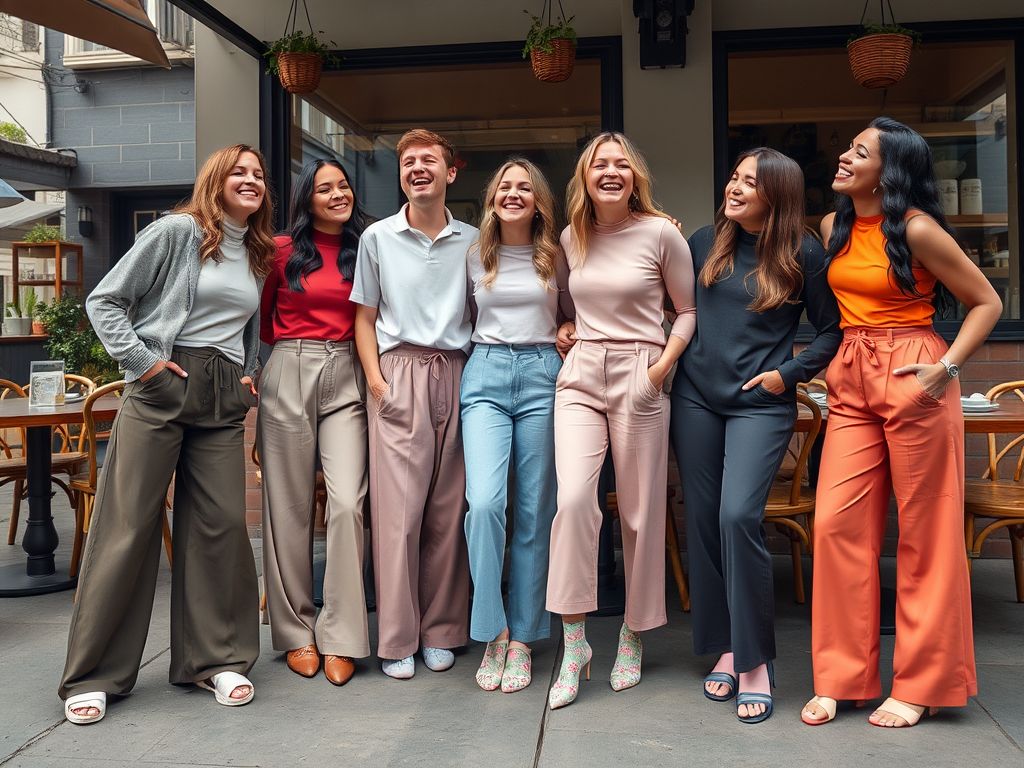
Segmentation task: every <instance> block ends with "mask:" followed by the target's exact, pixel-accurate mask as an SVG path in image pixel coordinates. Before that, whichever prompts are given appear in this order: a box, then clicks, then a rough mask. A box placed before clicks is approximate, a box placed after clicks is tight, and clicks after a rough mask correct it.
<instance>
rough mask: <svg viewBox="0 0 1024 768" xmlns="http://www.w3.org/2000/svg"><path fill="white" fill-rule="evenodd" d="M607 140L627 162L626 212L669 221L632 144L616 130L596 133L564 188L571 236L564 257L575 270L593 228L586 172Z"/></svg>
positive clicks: (584, 252) (585, 256) (651, 181)
mask: <svg viewBox="0 0 1024 768" xmlns="http://www.w3.org/2000/svg"><path fill="white" fill-rule="evenodd" d="M609 141H613V142H615V143H616V144H618V145H619V146H620V147H622V153H623V154H624V155H625V156H626V160H627V161H628V162H629V167H630V170H632V171H633V194H631V195H630V196H629V210H630V211H632V212H633V213H638V214H640V215H645V216H661V217H663V218H666V219H667V218H669V216H668V215H666V214H665V213H663V212H662V210H661V207H660V206H659V205H658V204H657V203H656V202H654V197H653V195H652V187H653V185H654V180H653V179H652V178H651V171H650V169H649V168H648V167H647V161H646V160H644V156H643V155H642V154H641V153H640V150H639V149H637V147H636V145H635V144H633V142H631V141H630V140H629V139H628V138H626V136H625V135H623V134H621V133H619V132H618V131H605V132H604V133H599V134H597V136H595V137H594V138H592V139H591V140H590V141H589V142H588V143H587V145H586V146H585V147H584V148H583V152H582V154H581V155H580V159H579V160H577V161H576V170H575V171H574V172H573V175H572V178H571V179H570V180H569V185H568V187H567V188H566V201H565V208H566V215H567V216H568V218H569V231H570V233H571V234H572V238H571V239H572V249H571V253H569V254H566V255H567V256H570V257H572V258H573V259H574V261H573V266H575V267H582V266H583V263H584V262H585V261H586V258H587V246H588V245H589V244H590V235H591V234H592V232H593V225H594V203H593V201H592V200H591V199H590V195H589V194H588V192H587V171H589V170H590V166H591V165H592V164H593V162H594V156H595V155H596V154H597V150H598V148H600V146H601V145H602V144H607V143H608V142H609Z"/></svg>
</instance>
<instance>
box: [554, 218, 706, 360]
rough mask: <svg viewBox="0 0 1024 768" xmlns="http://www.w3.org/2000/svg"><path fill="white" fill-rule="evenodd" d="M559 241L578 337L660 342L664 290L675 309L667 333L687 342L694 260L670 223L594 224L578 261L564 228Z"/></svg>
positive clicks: (693, 311) (693, 317) (693, 321)
mask: <svg viewBox="0 0 1024 768" xmlns="http://www.w3.org/2000/svg"><path fill="white" fill-rule="evenodd" d="M561 242H562V249H563V250H564V251H565V253H566V255H567V257H568V260H569V268H570V271H569V294H570V295H571V296H572V300H573V303H574V304H575V305H576V335H577V337H579V338H580V339H583V340H584V341H642V342H647V343H650V344H657V345H658V346H664V345H665V331H664V329H663V328H662V325H661V323H662V320H663V319H664V309H665V294H666V292H667V293H668V296H669V299H671V302H672V306H673V308H674V309H675V312H676V320H675V323H673V325H672V335H673V336H678V337H679V338H680V339H682V340H683V341H684V342H689V341H690V338H691V337H692V336H693V332H694V330H695V329H696V327H697V308H696V305H695V303H694V296H693V286H694V275H693V260H692V259H691V257H690V248H689V246H688V245H687V244H686V240H685V238H683V236H682V235H681V234H680V233H679V230H678V229H676V228H675V227H674V226H673V225H672V222H671V221H669V220H668V219H666V218H662V217H661V216H643V215H636V214H634V215H631V216H630V217H629V218H627V219H626V220H625V221H621V222H619V223H618V224H613V225H611V226H607V227H604V226H599V225H596V224H595V225H593V231H592V233H591V236H590V241H589V242H588V243H587V257H586V260H585V262H584V263H583V264H582V265H580V263H579V257H578V255H577V253H576V251H575V248H574V245H573V240H572V233H571V232H570V229H569V227H566V228H565V230H564V231H563V232H562V237H561Z"/></svg>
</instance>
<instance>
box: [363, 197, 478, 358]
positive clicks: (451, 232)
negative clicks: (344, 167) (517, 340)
mask: <svg viewBox="0 0 1024 768" xmlns="http://www.w3.org/2000/svg"><path fill="white" fill-rule="evenodd" d="M407 208H408V205H406V206H405V207H403V208H402V210H400V211H399V212H398V213H396V214H395V215H394V216H389V217H388V218H386V219H381V220H380V221H377V222H374V223H373V224H371V225H370V226H369V227H367V228H366V231H365V232H363V234H362V237H360V238H359V254H358V257H357V260H356V273H355V279H354V280H353V285H352V301H354V302H356V303H357V304H363V305H365V306H368V307H377V326H376V328H377V346H378V348H379V351H380V352H386V351H387V350H389V349H393V348H394V347H397V346H398V345H399V344H402V343H403V342H404V343H406V344H416V345H419V346H421V347H433V348H435V349H448V350H452V349H461V350H463V351H464V352H468V351H469V346H470V341H469V337H470V333H471V332H472V327H471V323H470V317H469V301H468V296H467V293H468V291H467V286H466V251H467V250H468V249H469V246H470V244H471V243H472V242H473V241H474V240H475V239H476V234H477V230H476V227H471V226H470V225H469V224H464V223H463V222H461V221H455V220H454V219H453V218H452V216H451V214H450V213H448V212H447V211H445V214H446V215H447V217H448V226H446V227H445V228H444V229H442V230H441V232H440V234H439V235H438V236H437V238H436V239H435V240H433V241H431V240H430V238H429V237H427V236H426V235H425V234H423V233H422V232H420V231H419V230H417V229H413V228H412V227H410V226H409V219H408V218H407V217H406V210H407Z"/></svg>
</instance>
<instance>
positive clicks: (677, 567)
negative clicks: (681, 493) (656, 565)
mask: <svg viewBox="0 0 1024 768" xmlns="http://www.w3.org/2000/svg"><path fill="white" fill-rule="evenodd" d="M675 495H676V489H675V488H673V487H672V486H671V485H670V486H669V487H668V494H667V495H666V497H665V500H666V503H665V553H666V554H667V555H668V558H669V563H670V564H671V565H672V575H673V576H674V577H675V580H676V590H677V591H678V592H679V600H680V602H681V603H682V604H683V610H684V611H689V610H690V582H689V580H688V579H687V578H686V573H685V572H684V571H683V560H682V558H681V557H680V554H679V532H678V530H677V529H676V517H675V514H674V513H673V511H672V499H673V498H675ZM607 504H608V511H609V512H611V513H612V514H613V515H615V516H616V517H618V516H619V499H618V496H616V495H615V491H612V492H611V493H609V494H608V496H607Z"/></svg>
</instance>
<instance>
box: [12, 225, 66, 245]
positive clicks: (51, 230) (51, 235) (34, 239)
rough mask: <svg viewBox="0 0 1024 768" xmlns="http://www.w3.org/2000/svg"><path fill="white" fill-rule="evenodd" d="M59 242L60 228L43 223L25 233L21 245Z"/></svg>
mask: <svg viewBox="0 0 1024 768" xmlns="http://www.w3.org/2000/svg"><path fill="white" fill-rule="evenodd" d="M60 241H61V234H60V227H51V226H48V225H46V224H43V223H39V224H36V225H35V226H34V227H32V229H30V230H29V231H28V232H26V233H25V236H24V237H23V238H22V239H21V242H23V243H35V244H40V243H59V242H60Z"/></svg>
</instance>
